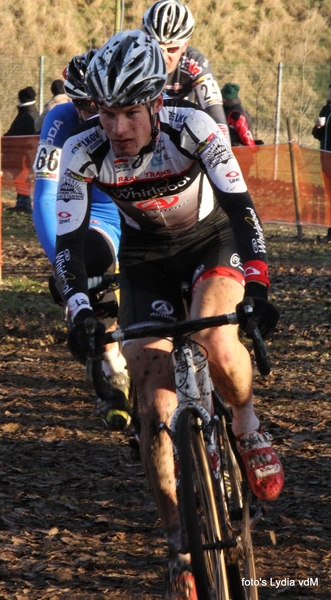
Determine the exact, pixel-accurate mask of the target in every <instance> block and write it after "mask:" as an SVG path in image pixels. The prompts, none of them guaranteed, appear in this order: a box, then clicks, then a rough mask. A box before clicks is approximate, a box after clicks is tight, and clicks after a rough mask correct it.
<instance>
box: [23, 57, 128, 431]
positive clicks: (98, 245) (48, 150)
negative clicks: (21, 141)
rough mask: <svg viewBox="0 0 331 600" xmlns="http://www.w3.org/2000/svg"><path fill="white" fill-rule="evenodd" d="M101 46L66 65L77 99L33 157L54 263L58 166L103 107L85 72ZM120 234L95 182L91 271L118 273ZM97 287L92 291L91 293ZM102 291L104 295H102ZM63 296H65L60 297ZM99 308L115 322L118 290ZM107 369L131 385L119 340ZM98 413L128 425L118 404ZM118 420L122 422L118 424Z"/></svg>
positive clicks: (38, 225) (41, 230) (36, 213)
mask: <svg viewBox="0 0 331 600" xmlns="http://www.w3.org/2000/svg"><path fill="white" fill-rule="evenodd" d="M95 52H96V50H90V51H89V52H87V53H86V54H81V55H78V56H74V57H73V58H72V60H71V61H70V62H69V64H68V66H67V67H66V69H65V71H64V76H65V82H64V90H65V92H66V94H67V96H68V97H69V98H70V99H71V100H72V102H67V103H65V104H61V105H58V106H56V107H54V108H53V109H52V110H51V111H49V113H48V114H47V116H46V118H45V120H44V123H43V126H42V129H41V133H40V142H39V146H38V150H37V155H36V159H35V162H34V172H35V192H34V207H33V221H34V226H35V230H36V233H37V236H38V238H39V241H40V243H41V245H42V247H43V249H44V250H45V253H46V254H47V257H48V258H49V260H50V262H51V263H52V264H53V263H54V259H55V243H56V225H57V220H56V212H55V205H56V194H57V189H58V182H59V169H60V159H61V153H62V148H63V145H64V142H65V141H66V139H67V138H68V137H69V136H70V135H71V134H72V132H73V131H74V130H75V129H76V128H77V127H78V125H80V124H81V123H82V122H83V121H85V120H87V119H89V118H90V117H91V116H93V115H95V114H97V112H98V110H97V107H96V105H95V103H94V102H93V100H92V98H91V97H90V96H88V94H87V93H86V90H85V85H84V77H85V71H86V67H87V65H88V63H89V61H90V60H91V58H92V57H93V55H94V53H95ZM70 217H71V215H70V214H69V212H68V211H67V210H66V209H65V208H64V210H63V211H62V212H61V215H58V218H59V219H61V221H62V222H64V223H65V222H66V221H67V220H70ZM120 235H121V223H120V216H119V212H118V209H117V207H116V205H115V204H114V203H113V202H112V200H111V198H110V197H109V196H108V195H107V194H105V193H104V192H102V191H101V190H100V189H98V188H97V187H96V186H92V208H91V215H90V221H89V229H88V232H87V236H86V240H85V247H84V256H85V267H86V271H87V275H88V277H91V278H92V277H98V276H101V275H103V274H104V273H106V272H107V273H114V271H115V268H116V264H117V252H118V247H119V240H120ZM49 284H50V290H51V292H52V295H53V297H54V299H56V300H57V296H59V292H58V290H57V288H56V285H55V279H54V276H53V275H51V277H50V279H49ZM92 293H93V291H91V292H90V294H92ZM99 297H100V299H99ZM59 299H60V301H61V297H59ZM94 307H95V310H96V312H97V314H98V316H99V318H100V319H102V321H103V322H104V324H105V326H106V327H107V328H109V327H111V326H112V325H113V323H114V314H115V312H116V310H117V301H116V297H115V295H114V293H113V292H107V293H104V294H103V295H100V294H99V293H98V297H97V299H96V301H95V303H94ZM104 371H105V374H106V375H107V376H108V377H110V380H109V382H110V384H111V385H112V387H115V388H117V387H119V389H121V390H122V391H124V390H125V391H127V386H128V376H127V371H126V369H125V360H124V358H123V356H122V354H121V353H120V352H119V349H118V345H117V344H116V345H114V344H112V345H109V346H108V348H107V353H106V354H105V362H104ZM96 414H99V415H100V416H101V417H102V419H103V421H104V422H105V424H106V425H107V426H111V428H112V429H116V428H118V425H119V423H121V424H122V426H124V421H123V419H122V418H121V417H122V416H123V415H124V412H122V413H121V414H120V417H119V418H117V419H115V414H116V413H115V414H114V411H113V410H109V411H108V407H107V403H104V404H102V406H101V405H100V401H99V400H98V401H97V407H96ZM116 423H117V425H116Z"/></svg>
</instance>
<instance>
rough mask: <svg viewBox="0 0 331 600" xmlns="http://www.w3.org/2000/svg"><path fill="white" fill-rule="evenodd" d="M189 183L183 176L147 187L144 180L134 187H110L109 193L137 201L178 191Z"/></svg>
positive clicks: (115, 196)
mask: <svg viewBox="0 0 331 600" xmlns="http://www.w3.org/2000/svg"><path fill="white" fill-rule="evenodd" d="M189 185H191V178H190V177H187V176H185V177H183V179H180V180H179V181H178V180H177V181H171V182H170V181H169V180H168V179H164V180H163V181H160V182H159V183H158V182H155V183H154V184H153V185H149V186H148V187H147V184H146V181H143V182H141V183H140V182H139V181H137V182H136V185H135V187H131V186H130V187H123V188H120V189H112V192H111V195H112V196H113V197H114V198H115V199H116V200H119V201H120V200H131V201H137V202H139V201H140V200H148V199H149V198H150V199H152V198H158V197H159V196H165V195H166V194H172V193H173V192H175V193H176V192H177V193H179V192H180V191H183V190H185V189H186V188H187V187H188V186H189Z"/></svg>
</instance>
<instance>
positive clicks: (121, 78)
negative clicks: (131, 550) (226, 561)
mask: <svg viewBox="0 0 331 600" xmlns="http://www.w3.org/2000/svg"><path fill="white" fill-rule="evenodd" d="M166 77H167V71H166V65H165V62H164V59H163V55H162V51H161V49H160V47H159V45H158V44H157V42H156V41H155V39H154V38H151V37H149V36H146V35H145V34H144V33H143V32H141V31H140V30H134V31H124V32H122V33H118V34H116V35H115V36H113V37H112V38H111V39H110V40H108V42H107V43H106V44H105V45H104V46H103V47H102V48H101V49H100V50H99V51H98V52H97V53H96V54H95V56H94V58H93V59H92V61H91V62H90V64H89V66H88V69H87V73H86V81H85V83H86V86H87V89H88V91H89V93H90V94H91V96H92V98H93V99H94V101H95V102H96V104H97V105H98V107H99V116H98V117H95V118H93V119H91V120H89V121H87V122H85V123H84V125H82V126H81V128H80V130H79V131H78V132H77V133H75V135H73V136H71V137H70V138H69V139H68V140H67V142H66V143H65V145H64V148H63V154H62V161H61V173H60V184H59V191H58V196H57V210H56V212H57V214H58V215H59V218H58V227H57V248H56V259H55V268H56V271H57V279H58V282H59V284H60V285H61V288H62V294H63V298H64V301H65V302H66V303H67V306H68V310H69V312H70V315H71V319H72V322H73V324H74V327H73V329H72V331H71V332H70V334H69V339H68V343H69V348H70V350H71V352H72V353H73V354H74V355H76V356H79V357H82V356H84V355H86V353H87V350H88V348H89V343H88V338H87V336H86V334H85V329H84V320H85V318H86V317H88V316H91V317H92V318H93V311H92V309H91V306H90V303H89V297H88V292H87V284H86V272H85V268H84V261H83V247H84V239H85V236H86V232H87V229H88V222H89V213H90V207H91V188H92V183H93V184H94V185H97V186H98V187H99V188H100V189H102V190H103V191H105V192H106V193H108V194H109V195H110V196H111V197H112V198H113V201H114V202H115V203H116V204H117V206H118V208H119V210H120V213H121V215H122V236H121V241H120V249H119V262H120V275H121V304H120V316H119V321H120V325H121V326H122V327H126V326H128V325H131V324H136V323H139V322H146V321H147V322H158V321H163V322H164V321H165V322H168V321H176V320H181V319H183V318H184V312H183V305H182V299H181V285H180V284H181V282H182V281H189V282H190V284H191V287H192V299H191V309H190V316H191V318H195V317H202V316H211V315H216V314H220V313H229V312H232V311H233V310H235V307H236V305H237V304H239V303H240V302H241V301H242V300H243V297H244V295H245V294H246V295H249V296H253V297H254V298H255V299H256V301H257V304H258V305H259V306H260V307H261V309H260V315H259V328H260V331H261V333H262V335H263V336H264V337H265V336H266V335H267V334H268V333H269V334H270V332H272V331H273V330H274V328H275V325H276V323H277V320H278V313H277V310H275V309H274V307H273V306H272V305H271V304H270V303H269V302H268V301H267V294H268V287H269V277H268V267H267V256H266V247H265V239H264V235H263V229H262V226H261V222H260V220H259V217H258V215H257V213H256V210H255V207H254V204H253V202H252V199H251V197H250V195H249V193H248V190H247V187H246V184H245V181H244V180H243V177H242V174H241V171H240V168H239V166H238V163H237V161H236V159H235V157H234V155H233V153H232V151H231V148H230V146H229V144H228V142H227V140H226V139H225V137H224V135H223V134H222V132H221V130H220V129H219V127H218V126H217V124H216V123H215V121H214V120H213V119H212V118H211V117H210V116H209V115H208V114H206V112H205V111H204V110H202V109H201V108H199V107H198V106H197V105H196V104H191V103H189V102H187V101H185V100H182V101H174V100H168V99H164V97H163V93H162V92H163V88H164V84H165V81H166ZM64 210H65V211H66V213H67V214H68V218H67V219H66V220H65V222H64V221H63V219H61V218H60V215H61V214H62V212H63V211H64ZM95 322H96V338H95V346H96V352H97V353H98V352H99V351H102V349H103V340H104V328H103V327H102V325H100V323H99V322H98V321H97V320H95ZM196 339H197V341H198V342H201V343H202V344H203V346H204V347H205V348H206V350H207V353H208V360H209V365H210V369H211V374H212V377H213V380H214V382H215V385H217V387H218V388H219V389H220V390H221V392H222V393H223V394H224V396H225V398H226V399H227V400H228V402H229V403H230V404H231V407H232V410H233V431H234V434H235V436H236V437H237V440H238V441H237V444H238V449H239V451H240V453H241V456H242V459H243V462H244V464H245V467H246V470H247V475H248V479H249V483H250V486H251V487H252V489H253V491H254V493H255V494H256V495H257V496H259V497H260V498H263V499H264V500H272V499H274V498H276V497H277V496H278V494H279V493H280V491H281V489H282V485H283V478H284V476H283V470H282V466H281V464H280V462H279V460H278V458H277V455H276V453H275V452H274V450H273V448H272V447H271V445H270V436H268V434H266V433H264V432H263V430H262V429H261V427H260V422H259V419H258V417H257V416H256V414H255V412H254V407H253V392H252V365H251V360H250V356H249V353H248V351H247V350H246V348H245V347H244V346H243V345H242V344H241V342H240V341H239V339H238V330H237V327H236V326H234V325H227V326H225V327H219V328H213V329H209V330H205V331H203V332H201V333H200V334H199V335H197V336H196ZM170 351H171V344H170V342H169V341H167V340H156V339H153V338H151V339H144V340H134V341H128V342H126V344H125V345H124V347H123V353H124V355H125V358H126V360H127V364H128V369H129V372H130V375H131V377H132V379H133V381H134V382H135V384H136V386H137V388H138V392H139V396H140V399H141V404H142V431H141V458H142V461H143V464H144V468H145V472H146V475H147V478H148V481H149V483H150V486H151V488H152V490H153V494H154V498H155V502H156V505H157V508H158V512H159V515H160V518H161V520H162V525H163V529H164V534H165V538H166V541H167V544H168V548H169V577H168V585H167V591H166V596H165V598H167V599H170V598H171V599H172V600H173V599H175V600H181V599H182V598H186V599H187V598H188V599H189V600H196V590H195V584H194V579H193V576H192V574H191V573H190V565H189V561H190V557H189V556H183V555H181V554H180V550H179V549H180V523H179V516H178V511H177V504H176V486H175V476H174V465H173V458H172V450H171V441H170V440H169V437H168V435H167V434H166V433H165V432H159V427H158V425H159V423H160V422H162V421H163V422H167V420H168V419H169V417H170V415H171V414H172V412H173V410H174V408H175V406H176V395H175V391H174V387H173V382H172V380H171V377H170V376H169V371H168V364H169V352H170Z"/></svg>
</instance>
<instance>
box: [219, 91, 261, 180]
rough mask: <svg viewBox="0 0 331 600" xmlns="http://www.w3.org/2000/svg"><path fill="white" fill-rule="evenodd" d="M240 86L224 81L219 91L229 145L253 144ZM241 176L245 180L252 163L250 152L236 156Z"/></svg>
mask: <svg viewBox="0 0 331 600" xmlns="http://www.w3.org/2000/svg"><path fill="white" fill-rule="evenodd" d="M239 90H240V86H239V85H238V84H237V83H230V82H228V83H226V84H225V85H224V86H223V87H222V89H221V93H222V96H223V104H224V111H225V115H226V119H227V123H228V126H229V130H230V139H231V146H255V142H254V139H253V135H252V132H251V117H250V115H249V113H248V112H247V110H245V109H244V107H243V105H242V104H241V100H240V98H239V97H238V93H239ZM237 160H238V162H239V165H240V168H241V171H242V174H243V177H244V179H245V180H247V178H248V175H249V171H250V168H251V166H252V165H253V164H254V156H253V153H252V152H245V155H244V156H237Z"/></svg>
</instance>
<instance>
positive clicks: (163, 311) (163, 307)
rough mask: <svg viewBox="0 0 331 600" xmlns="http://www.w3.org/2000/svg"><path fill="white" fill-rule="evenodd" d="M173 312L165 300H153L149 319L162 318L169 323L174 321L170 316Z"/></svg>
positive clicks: (172, 308) (170, 305)
mask: <svg viewBox="0 0 331 600" xmlns="http://www.w3.org/2000/svg"><path fill="white" fill-rule="evenodd" d="M173 312H174V307H173V306H172V304H170V302H167V301H166V300H154V302H153V303H152V312H151V313H150V316H151V317H163V318H166V319H169V320H170V321H176V319H175V318H174V317H172V314H173Z"/></svg>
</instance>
